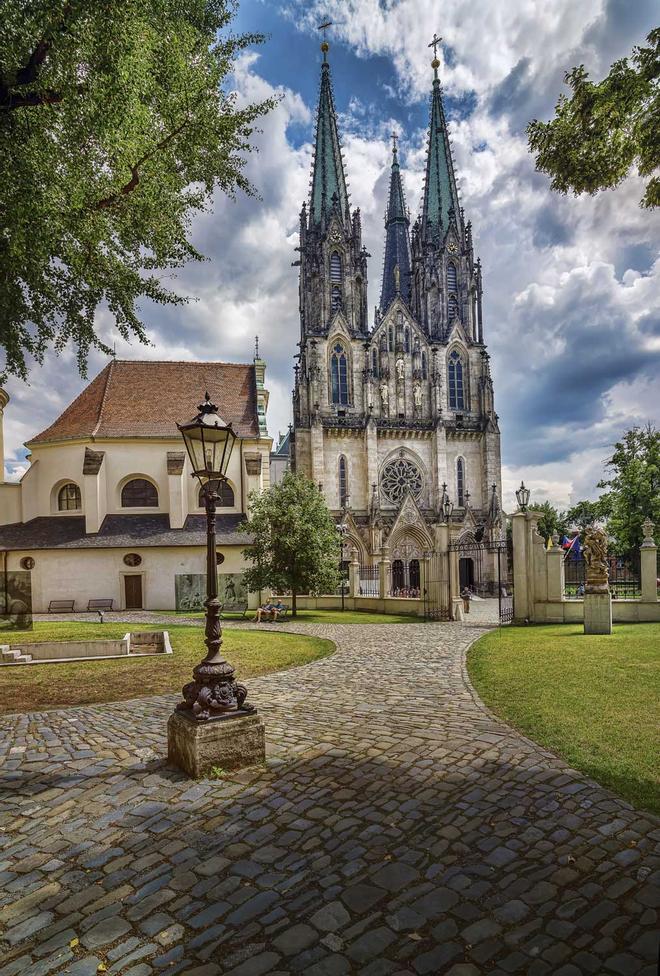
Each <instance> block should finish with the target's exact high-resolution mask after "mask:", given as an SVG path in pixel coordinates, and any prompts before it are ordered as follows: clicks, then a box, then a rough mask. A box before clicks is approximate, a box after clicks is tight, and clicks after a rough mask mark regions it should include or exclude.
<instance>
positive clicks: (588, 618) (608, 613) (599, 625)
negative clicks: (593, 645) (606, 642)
mask: <svg viewBox="0 0 660 976" xmlns="http://www.w3.org/2000/svg"><path fill="white" fill-rule="evenodd" d="M584 632H585V634H611V633H612V596H611V594H610V592H609V590H607V591H605V592H602V591H601V592H597V593H594V592H590V591H589V590H588V589H587V590H586V592H585V594H584Z"/></svg>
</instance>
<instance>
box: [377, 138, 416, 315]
mask: <svg viewBox="0 0 660 976" xmlns="http://www.w3.org/2000/svg"><path fill="white" fill-rule="evenodd" d="M393 138H394V146H393V148H392V173H391V176H390V200H389V203H388V206H387V215H386V217H385V260H384V262H383V287H382V289H381V294H380V308H381V311H383V312H384V311H385V310H386V309H387V308H388V306H389V305H390V303H391V302H392V301H393V299H394V298H395V296H396V295H397V294H400V295H401V296H402V297H403V298H404V299H405V300H406V301H409V299H410V267H411V259H410V237H409V232H408V228H409V220H408V211H407V210H406V201H405V199H404V196H403V186H402V183H401V170H400V169H399V157H398V155H397V151H396V136H394V137H393Z"/></svg>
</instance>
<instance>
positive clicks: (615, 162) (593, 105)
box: [527, 28, 660, 207]
mask: <svg viewBox="0 0 660 976" xmlns="http://www.w3.org/2000/svg"><path fill="white" fill-rule="evenodd" d="M647 42H648V46H647V47H635V48H633V52H632V55H631V57H630V58H622V59H621V60H620V61H616V62H615V63H614V64H613V65H612V66H611V68H610V72H609V74H608V75H607V77H606V78H604V79H603V80H602V81H600V82H592V81H589V75H588V73H587V71H585V68H584V65H582V64H581V65H580V66H579V67H578V68H573V70H572V71H569V72H567V74H566V75H565V81H566V83H567V84H568V86H569V87H570V88H571V90H572V92H573V94H572V96H571V97H570V98H567V97H566V96H565V95H560V96H559V101H558V102H557V106H556V109H555V112H556V114H555V117H554V118H553V119H552V120H551V121H550V122H539V121H538V120H537V119H534V121H533V122H530V123H529V125H528V126H527V134H528V137H529V148H530V151H531V152H534V153H536V168H537V170H539V171H540V172H542V173H547V174H548V175H549V176H551V177H552V182H551V184H550V185H551V187H552V189H553V190H557V191H559V192H560V193H568V191H569V190H573V192H574V193H575V194H576V195H578V194H580V193H591V194H593V193H596V192H597V191H598V190H603V189H607V188H611V187H614V186H617V185H618V184H619V183H621V181H622V180H623V179H625V177H626V176H627V175H628V173H629V172H630V169H631V167H632V166H636V168H637V172H638V173H639V175H640V176H644V177H648V180H647V183H646V192H645V193H644V196H643V198H642V201H641V205H642V206H644V207H657V206H659V205H660V176H658V175H657V170H658V168H659V167H660V85H659V78H660V28H656V29H655V30H653V31H651V33H650V34H649V35H648V37H647ZM653 174H656V175H653Z"/></svg>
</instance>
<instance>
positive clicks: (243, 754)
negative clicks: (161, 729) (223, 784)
mask: <svg viewBox="0 0 660 976" xmlns="http://www.w3.org/2000/svg"><path fill="white" fill-rule="evenodd" d="M167 758H168V761H169V762H170V763H172V764H173V765H175V766H178V767H179V769H182V770H183V771H184V773H187V774H188V776H192V777H193V779H201V778H202V777H205V776H209V775H210V774H211V772H212V770H213V769H214V768H215V769H223V770H226V771H227V772H231V771H232V770H235V769H243V767H244V766H256V765H257V764H259V763H263V762H265V759H266V736H265V729H264V723H263V721H262V719H261V717H260V716H259V715H256V714H254V713H253V714H252V715H241V716H238V717H236V718H216V719H211V720H210V721H208V722H200V721H199V720H198V719H196V718H193V717H192V716H191V715H190V713H187V712H173V714H172V715H170V717H169V720H168V722H167Z"/></svg>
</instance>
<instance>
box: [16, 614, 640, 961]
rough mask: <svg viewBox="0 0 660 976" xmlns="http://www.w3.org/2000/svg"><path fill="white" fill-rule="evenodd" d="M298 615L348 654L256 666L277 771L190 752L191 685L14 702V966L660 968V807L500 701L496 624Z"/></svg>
mask: <svg viewBox="0 0 660 976" xmlns="http://www.w3.org/2000/svg"><path fill="white" fill-rule="evenodd" d="M286 629H287V630H294V629H295V630H299V631H300V632H306V633H313V634H319V635H323V636H329V637H332V638H333V639H334V640H335V641H336V643H337V645H338V651H337V653H336V654H335V655H333V656H332V657H329V658H326V659H324V660H322V661H319V662H316V663H315V664H311V665H307V666H306V667H304V668H298V669H295V670H292V671H289V672H284V673H279V674H273V675H269V676H266V677H263V678H260V679H258V680H254V681H252V682H250V693H251V698H252V699H253V700H254V701H255V702H256V703H257V704H258V706H259V708H260V711H261V713H262V715H263V717H264V719H265V722H266V728H267V737H268V744H269V756H270V758H269V761H268V763H267V766H266V768H264V769H257V770H251V771H245V772H243V773H241V774H236V775H235V776H233V777H232V778H231V779H226V780H218V781H204V782H198V783H195V782H192V781H190V780H186V779H184V778H183V776H182V775H181V774H179V773H178V772H177V771H174V770H171V769H168V768H167V766H166V765H165V762H164V758H163V756H164V749H165V723H166V719H167V716H168V713H169V711H170V709H171V708H172V706H173V704H174V702H175V701H176V696H166V697H159V698H148V699H144V698H143V699H138V700H136V701H132V702H122V703H118V704H114V705H103V706H89V707H86V708H80V709H77V710H73V709H70V710H59V711H53V712H49V713H42V714H31V715H27V716H15V717H8V718H3V719H2V720H0V742H1V746H0V750H1V761H0V828H1V831H0V845H1V848H0V925H1V926H2V930H1V934H0V940H2V941H0V954H1V956H2V961H1V962H0V974H1V976H14V974H20V976H45V974H48V973H70V974H72V976H86V974H89V976H93V974H95V973H97V972H99V971H100V972H108V973H112V974H115V973H116V974H120V973H121V974H124V976H129V974H130V976H147V974H151V973H161V972H162V973H165V974H173V973H187V974H191V976H192V974H195V976H207V974H209V976H211V974H231V976H261V974H267V973H269V974H275V973H277V974H284V973H304V974H306V976H341V974H344V973H363V974H365V976H386V974H389V973H392V974H420V976H421V974H451V976H478V974H493V976H495V974H497V976H500V974H510V973H514V974H515V973H520V974H524V976H544V974H551V976H580V974H594V976H604V974H615V976H617V974H618V976H625V974H642V976H655V972H656V967H655V953H656V939H655V935H654V927H655V922H656V908H657V906H658V886H657V883H656V882H657V880H658V873H657V863H656V862H654V861H653V841H654V839H655V840H657V837H658V822H657V821H654V820H653V818H651V817H650V816H649V815H645V814H643V813H640V812H636V811H634V810H633V809H632V808H631V807H629V806H628V805H627V804H625V803H624V802H622V801H620V800H618V799H616V798H614V797H613V796H612V795H611V794H609V793H607V792H606V791H605V790H603V789H601V788H600V787H598V786H596V785H595V784H594V783H592V782H590V781H589V780H587V779H586V778H585V777H583V776H581V775H580V774H578V773H576V772H574V771H571V770H570V769H567V768H566V766H565V765H564V764H563V763H562V762H561V761H559V760H558V759H556V758H554V757H553V756H552V755H550V754H548V753H545V752H543V751H542V750H541V749H540V748H538V747H537V746H535V745H534V744H532V743H530V742H529V741H527V740H526V739H524V738H523V737H522V736H519V735H518V734H516V733H514V732H512V731H511V730H510V729H509V728H507V727H506V726H505V725H503V724H502V723H501V722H499V721H498V720H496V719H494V718H493V717H492V716H491V715H490V714H489V713H488V712H487V711H486V710H485V709H484V707H483V706H482V705H481V704H480V703H479V702H478V700H476V699H475V697H474V696H473V694H472V692H471V691H470V688H469V685H468V684H467V682H466V679H465V672H464V664H463V656H464V651H465V649H466V646H467V645H468V644H469V642H470V641H471V640H473V639H474V638H475V636H477V635H478V633H479V631H478V630H477V629H475V628H464V627H461V626H460V625H453V624H438V625H430V624H427V625H424V624H410V625H408V624H401V625H396V626H379V625H369V626H362V625H354V626H343V627H342V626H331V625H302V624H298V625H295V624H292V623H287V625H286ZM53 667H56V665H53ZM654 870H655V871H656V873H655V874H654V873H653V871H654ZM99 967H100V968H99Z"/></svg>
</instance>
